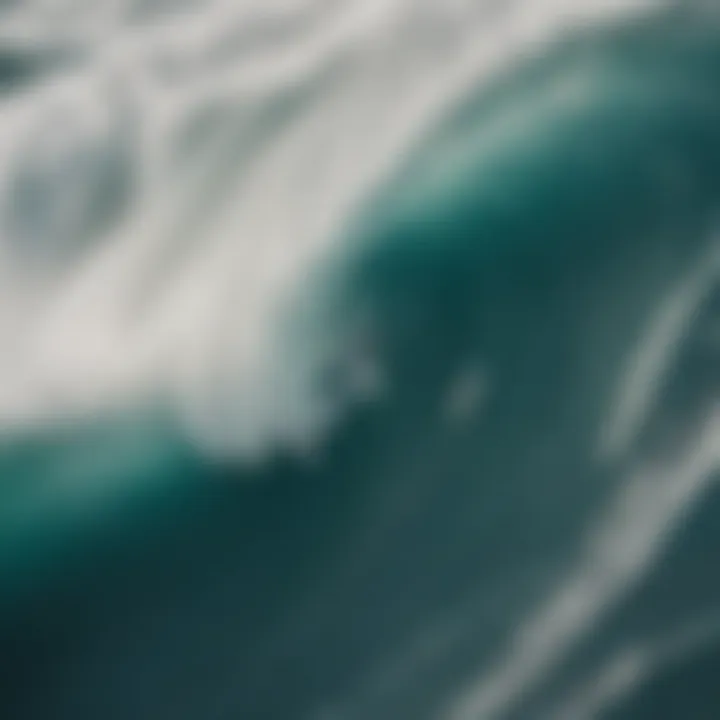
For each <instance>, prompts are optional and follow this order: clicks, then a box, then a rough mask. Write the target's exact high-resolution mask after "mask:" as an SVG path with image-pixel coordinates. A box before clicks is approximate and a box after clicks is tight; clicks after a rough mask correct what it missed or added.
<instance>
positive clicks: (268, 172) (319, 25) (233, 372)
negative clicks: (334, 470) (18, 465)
mask: <svg viewBox="0 0 720 720" xmlns="http://www.w3.org/2000/svg"><path fill="white" fill-rule="evenodd" d="M647 5H648V3H646V2H621V3H611V4H608V3H607V2H584V3H580V4H578V3H576V2H567V1H565V2H559V1H558V2H551V3H549V2H526V3H519V4H517V5H515V6H511V7H510V8H508V9H506V10H504V11H502V12H500V11H495V14H494V15H492V16H491V20H488V16H487V13H486V12H485V6H484V4H483V3H479V4H472V3H468V4H465V3H458V4H451V5H449V6H447V7H446V6H445V5H442V6H441V4H440V3H429V4H426V5H424V6H422V7H417V8H416V7H415V6H414V5H413V6H410V5H409V4H406V3H403V2H400V1H399V0H398V1H396V2H367V0H363V1H362V2H359V1H358V2H349V3H340V4H332V3H330V4H327V5H325V4H318V3H310V4H300V5H298V4H292V6H291V7H290V9H289V10H288V9H287V8H285V9H284V10H283V9H282V8H283V7H284V6H277V7H273V8H271V7H270V6H268V5H267V4H265V3H263V4H262V9H261V7H260V5H259V4H252V3H247V4H241V5H240V6H238V4H237V3H223V2H217V3H212V4H210V5H207V6H204V7H203V8H198V7H196V6H190V7H189V8H188V9H185V10H184V11H183V12H180V11H178V14H177V15H175V16H174V17H173V19H172V20H171V21H170V20H168V21H167V22H163V23H162V24H158V25H153V24H149V25H147V26H146V27H144V26H142V25H138V24H137V23H133V22H129V21H128V20H127V15H126V14H125V13H124V11H125V10H126V9H127V8H125V6H123V4H113V5H112V10H111V9H110V6H108V7H107V8H105V9H106V10H108V12H104V11H103V10H102V8H103V6H102V4H100V5H98V7H97V9H96V14H93V13H91V14H90V15H89V16H88V19H87V22H85V23H81V24H76V25H73V24H72V23H69V24H68V25H67V26H66V27H65V28H64V29H63V28H62V27H61V26H60V25H58V24H57V23H56V20H53V17H54V16H53V17H50V16H47V15H46V16H43V12H42V10H40V9H37V8H36V9H33V8H32V6H31V7H30V8H28V9H27V10H26V9H25V6H18V8H17V9H16V10H14V11H11V13H10V15H9V16H8V20H7V24H6V23H5V21H4V22H3V26H4V28H5V29H4V30H3V34H4V37H7V38H11V37H13V36H14V37H16V38H17V39H18V42H22V43H24V44H25V45H26V46H32V45H33V44H36V45H38V46H41V45H43V44H45V45H48V44H53V42H55V41H57V42H58V43H60V44H65V45H66V46H67V45H72V44H73V43H75V44H76V45H77V47H78V48H79V49H80V51H81V52H80V54H79V56H78V59H77V62H75V63H71V64H70V65H69V67H68V69H67V71H66V72H63V73H60V74H59V75H57V76H47V77H46V78H44V79H41V80H40V81H38V82H37V83H34V84H33V85H32V86H30V87H28V88H26V89H25V92H23V93H22V94H20V95H18V96H12V97H10V98H9V99H7V100H6V101H5V102H4V104H3V113H2V120H0V170H1V174H2V177H1V178H0V185H1V187H2V190H3V194H4V196H5V198H7V197H8V192H9V191H10V190H12V189H13V188H14V187H15V184H16V182H17V174H18V173H20V174H22V173H25V174H26V175H28V178H29V179H28V183H29V185H30V187H31V188H34V191H41V192H42V193H44V197H45V198H46V200H45V201H44V203H45V210H44V211H45V212H46V214H47V217H45V218H44V221H43V224H42V225H41V226H38V227H36V228H35V230H34V231H33V232H34V233H35V234H36V235H37V237H36V238H34V243H35V248H34V249H33V250H34V251H36V252H35V256H34V257H27V256H19V255H18V253H17V245H18V235H22V234H23V233H27V232H29V230H28V227H27V220H23V219H22V218H20V220H19V221H18V217H17V212H16V209H17V208H16V207H14V206H13V205H12V204H11V206H10V207H8V205H7V204H6V205H5V206H4V207H5V209H4V210H3V215H4V216H3V218H2V220H3V237H2V243H1V244H0V275H1V276H2V279H3V284H2V291H1V297H0V300H2V308H3V309H2V314H0V337H1V338H2V343H1V345H2V348H3V353H2V356H1V357H0V369H1V370H2V374H3V377H4V378H5V382H4V384H3V388H2V393H1V394H0V418H2V421H3V425H4V428H5V431H11V430H13V429H15V430H17V429H18V428H31V427H33V426H35V425H37V424H42V423H47V422H50V423H53V422H57V421H58V420H63V419H67V418H71V417H76V418H77V419H78V420H81V419H83V418H86V417H87V416H88V415H91V414H94V413H97V412H105V411H107V410H108V409H110V408H113V407H118V406H120V407H122V406H129V407H133V406H134V405H137V404H140V405H142V404H143V403H144V402H146V400H147V398H148V397H153V396H156V398H157V399H160V400H162V398H165V401H168V399H169V402H170V404H171V405H173V406H176V407H177V408H179V411H180V416H181V417H182V418H183V419H184V420H183V422H184V424H185V425H186V427H187V430H188V432H189V433H190V435H191V437H192V438H193V439H194V440H195V441H196V442H198V443H199V444H200V445H201V446H204V447H205V448H206V449H208V450H210V451H211V452H216V453H225V452H238V451H241V452H242V451H244V452H246V453H250V454H252V453H257V452H261V453H262V452H264V451H266V450H267V449H268V448H269V447H272V446H273V445H274V444H275V443H277V442H280V443H283V442H285V443H287V442H289V443H291V444H293V443H300V444H301V445H302V444H307V442H312V438H313V437H315V436H317V435H318V433H319V432H321V430H322V427H323V426H324V424H325V423H326V422H327V418H329V417H333V416H334V415H335V414H336V412H335V411H333V410H332V408H327V407H323V405H322V403H321V405H320V406H318V405H317V403H318V399H317V397H316V396H315V394H314V391H313V390H312V381H311V378H312V376H313V374H314V373H316V371H317V368H318V366H319V365H322V363H324V362H326V361H327V357H320V358H318V357H315V356H314V355H313V354H314V353H317V352H318V348H320V347H325V348H327V347H328V346H330V350H329V351H328V350H323V352H330V356H331V357H332V356H333V354H337V352H338V350H337V348H333V347H332V346H333V344H336V343H337V341H336V340H334V339H333V338H325V339H324V340H323V339H322V338H317V337H314V338H313V340H317V341H318V342H316V343H315V345H314V346H313V347H311V345H312V344H313V343H311V342H310V341H308V342H307V343H306V345H307V350H306V352H307V356H306V357H297V356H294V357H293V358H292V362H291V363H290V364H289V363H288V361H287V359H286V357H285V355H286V344H287V342H288V341H287V339H284V338H283V337H280V335H282V330H281V329H280V330H279V329H278V323H277V322H276V320H275V318H277V317H278V315H279V314H282V313H283V312H286V311H287V308H288V305H292V303H291V302H290V303H289V302H288V298H298V297H300V298H302V296H303V290H302V286H303V284H306V283H307V279H308V278H309V277H312V273H313V272H314V270H313V269H314V268H318V267H322V264H323V262H324V261H323V257H324V256H326V255H327V253H328V252H332V253H337V252H338V248H337V240H338V238H339V237H341V236H342V234H343V223H344V222H345V223H346V222H347V220H348V217H349V216H350V214H351V212H352V209H353V208H355V207H356V206H357V204H358V203H359V202H360V201H361V199H362V198H363V197H365V196H366V195H367V194H368V193H370V192H371V191H372V188H373V187H375V186H376V185H377V183H378V181H379V179H380V178H382V177H384V176H386V175H387V174H388V173H389V172H391V171H392V170H393V168H394V167H395V166H396V165H397V164H398V163H399V162H401V160H402V158H403V157H404V156H405V155H406V154H407V153H408V152H409V151H410V150H411V149H412V148H413V147H414V144H415V143H416V142H417V140H418V139H419V138H420V137H421V135H422V133H423V131H424V130H425V129H427V128H428V127H430V126H431V125H432V124H433V122H434V121H435V119H436V118H437V117H438V115H439V114H440V113H441V112H442V111H443V109H444V108H447V107H448V106H449V105H450V104H451V103H452V102H453V101H454V99H456V98H458V97H461V96H462V95H463V93H465V92H467V90H468V89H470V88H473V89H474V88H476V87H477V86H478V84H479V83H481V82H482V81H483V79H484V78H487V77H492V76H493V74H494V73H495V72H496V71H497V70H498V69H499V68H502V67H504V66H507V65H508V64H509V63H511V62H512V61H513V60H514V59H516V58H518V57H519V56H521V55H522V54H523V52H524V50H526V49H527V48H528V47H532V46H535V45H538V44H540V43H542V42H545V41H550V40H552V39H553V38H555V37H556V36H557V35H558V34H560V33H562V32H563V31H564V30H565V29H566V28H567V26H568V23H575V22H577V23H579V22H583V21H585V20H588V19H596V20H599V19H603V18H609V19H612V18H613V17H617V16H619V15H623V14H624V13H626V12H628V11H631V12H635V11H637V10H638V9H642V10H645V9H646V7H647ZM128 7H131V6H128ZM283 13H289V14H287V15H284V14H283ZM303 13H306V14H307V15H308V16H309V17H310V18H311V19H310V20H308V22H307V23H303V22H301V21H300V20H301V19H302V17H303ZM130 15H132V13H131V14H130ZM251 17H255V18H256V19H258V18H259V20H258V21H262V20H263V18H265V19H266V20H265V22H267V23H269V25H268V26H278V27H281V26H283V25H287V26H288V28H289V29H288V30H287V33H286V34H283V33H282V32H281V33H280V35H279V37H282V45H283V48H287V49H286V50H284V51H283V52H281V53H280V54H279V56H278V57H275V55H272V56H270V55H268V54H267V53H264V52H262V53H259V57H258V58H257V59H254V58H253V56H252V55H251V56H250V57H248V53H242V52H241V53H240V55H239V58H234V56H233V52H232V43H231V42H230V41H229V40H228V38H232V37H233V35H232V33H233V32H234V31H239V30H241V29H242V28H243V26H244V25H246V24H247V23H248V22H250V21H249V19H248V18H251ZM123 18H125V19H123ZM326 18H327V19H326ZM273 23H274V24H275V25H273ZM438 23H440V24H441V27H442V28H443V29H444V31H445V32H446V33H447V38H448V42H449V43H450V44H449V45H447V46H445V45H444V46H443V47H442V48H437V47H434V46H433V44H432V43H431V42H429V40H428V39H429V38H431V36H430V35H428V34H427V31H428V30H429V28H430V27H432V28H433V33H434V34H436V33H437V31H438ZM488 23H490V24H491V25H492V37H491V38H490V37H488V36H485V37H486V42H485V43H480V44H479V43H477V37H478V35H480V36H482V34H483V32H484V29H485V28H486V26H487V24H488ZM73 28H74V30H75V31H76V32H72V30H73ZM241 34H242V33H241ZM306 36H307V37H306ZM223 44H224V46H225V49H224V50H223V52H222V53H219V57H220V60H217V63H216V64H215V65H214V64H213V57H214V55H213V50H214V48H215V47H216V46H218V45H223ZM241 45H242V43H241ZM450 46H452V47H453V52H452V53H448V52H447V47H450ZM338 61H339V62H338ZM218 63H219V66H218ZM332 68H335V72H336V74H337V72H339V73H340V77H339V78H335V79H333V77H332V72H331V73H330V77H329V76H328V71H329V70H330V69H332ZM208 80H210V81H209V82H208ZM318 83H319V84H320V87H321V88H322V86H323V85H326V88H325V89H322V90H321V92H320V94H319V95H318V93H317V92H316V91H315V90H311V88H312V86H318ZM298 88H300V89H301V92H300V94H301V95H302V93H303V92H305V88H307V97H308V98H309V99H308V100H307V101H301V102H300V104H299V107H298V108H297V109H296V110H295V111H294V115H293V116H292V117H290V118H289V120H288V122H286V123H281V124H280V125H279V126H278V127H277V128H276V129H274V130H272V131H271V132H270V135H269V137H267V138H265V139H264V140H263V141H262V144H261V147H260V149H259V150H257V151H254V153H253V155H254V156H253V157H252V158H251V160H250V161H249V162H247V161H245V162H243V161H242V153H241V160H240V161H239V162H238V165H239V166H238V167H237V169H236V172H235V174H234V175H233V176H231V177H229V178H228V179H227V181H226V185H225V187H223V188H222V193H218V198H217V200H216V202H214V203H210V210H208V211H207V212H206V213H205V214H204V215H203V214H202V213H201V212H199V210H198V208H197V207H196V206H195V204H194V203H193V198H195V197H202V196H203V191H204V190H205V188H206V187H207V186H208V184H209V182H210V181H211V179H212V177H213V174H214V172H215V171H216V169H217V167H218V162H219V158H224V157H226V156H227V155H228V154H232V153H234V152H237V151H238V150H237V148H238V147H240V146H242V144H243V142H244V137H245V135H246V134H247V133H248V132H256V129H257V126H258V123H259V124H260V126H262V125H263V124H264V122H265V121H264V115H263V112H265V111H266V110H267V108H268V106H269V105H268V104H269V103H271V101H272V100H273V98H274V97H275V98H282V97H283V96H286V95H287V94H288V93H291V94H292V93H296V94H297V92H298V90H297V89H298ZM218 107H219V108H221V110H220V111H219V112H221V113H224V114H225V117H227V118H228V119H229V120H230V122H229V123H228V124H227V125H226V130H225V131H223V132H222V133H219V134H218V133H213V132H212V131H211V132H210V135H209V136H207V137H205V138H204V140H203V142H204V147H205V150H204V152H201V153H200V154H199V156H196V157H195V158H194V159H193V160H192V161H191V162H189V163H187V162H186V163H185V166H184V169H183V171H182V172H180V173H178V172H177V167H178V166H177V159H178V158H176V157H175V156H176V154H177V148H176V145H175V143H176V141H177V138H178V136H179V135H182V133H183V131H184V129H185V128H187V127H189V126H190V125H192V123H194V122H196V120H197V118H198V117H200V116H202V115H203V114H204V115H205V116H206V117H207V115H208V113H210V114H211V115H212V113H213V112H216V110H213V108H218ZM118 111H119V112H118ZM58 120H60V122H57V121H58ZM211 127H212V123H211ZM227 128H229V130H228V129H227ZM48 136H49V137H48ZM39 141H40V142H39ZM36 147H38V148H40V151H41V152H39V153H38V152H36V150H35V148H36ZM117 147H121V148H125V150H124V153H125V156H124V157H120V156H119V154H118V153H117V152H115V150H116V149H117ZM201 147H202V145H201ZM45 148H47V149H46V150H45ZM88 157H90V159H89V160H87V162H83V163H82V164H81V170H77V169H76V168H75V167H73V165H74V164H76V161H77V159H78V158H86V159H87V158H88ZM128 160H129V163H130V166H131V167H128V168H127V170H126V175H127V177H125V178H124V179H123V172H124V171H123V170H122V168H121V167H120V166H121V165H122V164H123V163H126V162H128ZM31 162H32V164H28V163H31ZM181 167H182V166H181ZM83 173H84V174H83ZM108 173H110V174H112V173H115V174H116V175H118V177H120V180H119V181H120V182H125V183H126V184H127V194H128V197H127V198H126V199H125V203H126V205H125V206H124V207H121V208H115V212H116V215H118V216H116V217H113V218H112V223H111V225H112V226H111V227H107V228H104V230H103V232H102V233H100V230H98V229H93V227H92V226H91V225H90V224H89V222H88V220H87V218H86V217H85V215H86V214H87V213H88V212H89V210H88V208H89V207H91V206H92V205H93V195H92V193H93V192H95V191H96V186H97V185H98V183H99V184H102V182H103V181H104V175H105V174H108ZM60 177H62V178H63V181H62V182H59V181H58V180H57V178H60ZM278 208H282V212H281V213H279V212H278ZM11 212H15V217H14V219H13V218H10V219H13V222H14V224H13V223H11V222H9V213H11ZM188 221H189V222H188ZM23 223H24V224H23ZM36 224H37V223H36ZM186 227H190V228H191V229H190V231H189V234H190V236H189V237H187V235H188V232H186ZM93 232H94V233H95V235H93ZM83 233H85V234H88V235H89V236H88V237H87V238H85V240H84V241H83V242H82V243H77V242H76V241H77V239H78V238H77V237H75V236H76V235H80V236H82V235H83ZM101 235H102V236H101ZM91 241H92V242H91ZM73 243H75V245H73ZM76 245H77V246H76ZM68 246H70V247H68ZM45 252H46V253H47V255H48V257H46V258H43V253H45ZM166 263H167V266H168V267H169V269H168V270H167V271H163V272H160V269H161V268H164V267H166ZM250 269H252V271H250ZM228 308H231V309H230V310H228ZM309 322H312V320H311V319H310V320H309ZM307 330H308V333H313V332H315V333H316V332H317V329H316V328H312V327H309V328H307ZM228 383H230V386H228Z"/></svg>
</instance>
